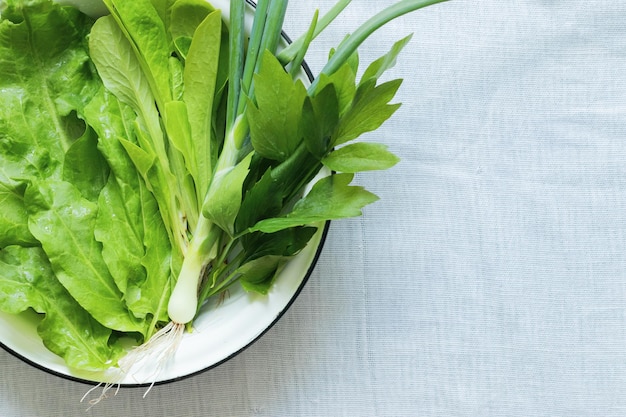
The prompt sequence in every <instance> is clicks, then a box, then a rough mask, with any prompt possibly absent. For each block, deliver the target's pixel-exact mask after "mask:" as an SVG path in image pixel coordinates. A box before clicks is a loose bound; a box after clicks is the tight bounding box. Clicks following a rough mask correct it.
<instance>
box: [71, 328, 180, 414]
mask: <svg viewBox="0 0 626 417" xmlns="http://www.w3.org/2000/svg"><path fill="white" fill-rule="evenodd" d="M184 333H185V325H184V324H180V323H174V322H169V323H168V324H167V325H166V326H165V327H163V328H162V329H161V330H159V331H158V332H156V333H155V334H154V335H153V336H152V337H151V338H150V340H148V341H147V342H146V343H144V344H143V345H140V346H137V347H135V348H134V349H132V350H131V351H130V352H128V353H127V354H126V356H124V357H123V358H122V359H120V361H119V362H118V369H116V371H117V372H116V374H117V375H116V376H115V377H114V378H113V382H107V383H103V382H101V383H100V384H98V385H96V386H95V387H93V388H91V389H90V390H89V391H87V393H86V394H85V395H84V396H83V398H82V399H81V400H80V401H81V402H83V401H84V400H85V399H86V398H87V397H88V396H89V395H90V394H91V393H92V392H93V391H94V390H96V389H98V388H99V387H102V392H101V393H100V396H98V397H97V398H93V399H91V400H89V408H91V407H93V406H94V405H96V404H98V403H99V402H100V401H102V400H104V399H105V398H108V397H109V391H110V390H111V389H112V388H113V387H115V386H117V388H116V390H115V392H114V393H113V395H117V393H118V392H119V389H120V386H121V381H122V380H123V379H124V378H125V377H126V376H128V375H130V376H131V377H132V378H133V379H134V380H135V381H136V382H137V383H140V384H143V383H148V382H150V386H149V387H148V389H147V390H146V392H145V393H144V395H143V397H144V398H145V397H146V396H147V395H148V393H149V392H150V390H152V387H154V384H155V383H156V381H157V380H158V378H159V376H160V375H161V373H162V372H163V370H165V368H167V366H168V365H169V363H170V362H171V360H172V358H173V357H174V355H175V354H176V351H177V350H178V346H179V345H180V342H181V340H182V339H183V335H184ZM139 371H141V374H142V375H146V374H147V376H144V377H142V378H141V380H139V379H137V378H135V375H136V374H137V373H138V372H139ZM89 408H88V409H89Z"/></svg>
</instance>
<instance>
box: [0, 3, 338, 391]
mask: <svg viewBox="0 0 626 417" xmlns="http://www.w3.org/2000/svg"><path fill="white" fill-rule="evenodd" d="M246 3H248V4H249V5H250V6H252V7H253V8H256V4H255V3H254V1H253V0H246ZM282 37H283V39H284V40H285V41H286V42H287V43H291V39H290V38H289V36H288V35H287V34H286V33H285V32H282ZM302 69H303V70H304V72H305V74H306V76H307V78H308V79H309V81H311V82H312V81H313V79H314V76H313V73H312V72H311V69H310V68H309V66H308V64H307V63H306V61H304V62H302ZM329 229H330V221H326V222H325V223H324V229H323V231H322V236H321V238H320V243H319V244H318V246H317V249H316V251H315V255H314V256H313V261H312V262H311V265H310V266H309V269H308V270H307V272H306V274H305V275H304V277H303V279H302V283H300V285H299V286H298V289H297V290H296V292H295V293H294V294H293V296H292V297H291V299H290V300H289V302H288V303H287V304H286V305H285V307H284V308H283V309H282V310H281V311H280V312H279V313H278V315H277V316H276V318H275V319H274V320H273V321H272V322H271V323H270V324H269V326H267V327H266V328H265V329H264V330H263V331H262V332H261V333H259V334H258V335H257V336H256V337H255V338H254V339H252V340H251V341H250V342H249V343H248V344H246V345H245V346H243V347H242V348H241V349H239V350H237V351H235V352H233V353H232V354H230V355H229V356H227V357H226V358H224V359H222V360H220V361H219V362H216V363H214V364H213V365H210V366H207V367H206V368H203V369H199V370H198V371H195V372H192V373H189V374H186V375H181V376H179V377H176V378H171V379H167V380H163V381H157V382H155V383H154V384H152V383H140V384H119V386H120V387H121V388H145V387H149V386H151V385H155V386H156V385H166V384H170V383H173V382H178V381H182V380H185V379H188V378H191V377H194V376H197V375H200V374H202V373H204V372H207V371H210V370H211V369H215V368H217V367H218V366H220V365H222V364H224V363H225V362H228V361H229V360H231V359H232V358H234V357H235V356H237V355H239V354H240V353H242V352H243V351H245V350H246V349H248V348H249V347H250V346H252V345H253V344H254V343H256V342H257V341H258V340H259V339H260V338H261V337H263V335H265V334H266V333H267V332H268V331H269V330H270V329H271V328H272V327H274V325H275V324H276V323H277V322H278V321H279V320H280V319H281V318H282V317H283V315H284V314H285V313H286V312H287V310H289V308H290V307H291V306H292V305H293V303H294V302H295V301H296V299H297V298H298V296H299V295H300V293H301V292H302V290H303V289H304V286H305V285H306V283H307V282H308V280H309V278H310V277H311V274H313V271H314V270H315V266H316V265H317V261H318V260H319V258H320V256H321V254H322V249H323V247H324V243H325V242H326V237H327V235H328V230H329ZM0 347H1V348H2V349H4V350H5V351H7V352H8V353H10V354H11V355H13V356H15V357H16V358H18V359H20V360H21V361H23V362H25V363H27V364H28V365H30V366H32V367H34V368H37V369H39V370H41V371H44V372H46V373H48V374H51V375H54V376H57V377H60V378H63V379H66V380H70V381H73V382H79V383H82V384H87V385H93V384H98V381H91V380H88V379H84V378H79V377H76V376H72V375H67V374H64V373H61V372H57V371H54V370H52V369H49V368H46V367H45V366H44V365H41V364H38V363H37V362H34V361H32V360H30V359H28V358H26V357H25V356H23V355H21V354H19V353H17V352H16V351H14V350H13V349H11V348H9V347H8V346H6V345H5V344H4V343H2V341H0Z"/></svg>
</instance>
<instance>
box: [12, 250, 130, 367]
mask: <svg viewBox="0 0 626 417" xmlns="http://www.w3.org/2000/svg"><path fill="white" fill-rule="evenodd" d="M31 308H32V309H33V310H34V311H36V312H37V313H40V314H42V320H41V321H40V322H39V324H38V327H37V331H38V332H39V335H40V336H41V338H42V340H43V342H44V344H45V345H46V347H47V348H48V349H50V350H51V351H52V352H54V353H56V354H57V355H59V356H61V357H62V358H63V359H65V361H66V363H67V364H68V365H69V366H70V367H74V368H77V369H83V370H88V371H100V370H104V369H107V368H109V367H111V366H112V365H114V364H115V363H116V362H117V359H118V358H119V357H120V356H121V354H122V352H123V351H122V349H121V347H120V346H119V345H117V344H115V343H113V342H112V339H111V335H112V331H111V330H110V329H108V328H106V327H104V326H103V325H101V324H100V323H98V322H97V321H96V320H94V319H93V318H92V317H91V315H90V314H89V313H87V312H86V311H85V310H84V309H83V308H82V307H81V306H80V305H79V304H78V303H77V302H76V301H75V300H74V299H73V298H72V297H71V296H70V295H69V293H68V292H67V291H66V290H65V288H64V287H63V286H62V285H61V284H60V283H59V282H58V281H57V279H56V277H55V275H54V272H53V270H52V266H51V265H50V263H49V262H48V259H47V258H46V255H45V253H44V252H43V251H42V250H41V248H37V247H33V248H24V247H20V246H9V247H7V248H4V249H3V250H0V310H2V311H5V312H7V313H12V314H18V313H22V312H24V311H27V310H29V309H31Z"/></svg>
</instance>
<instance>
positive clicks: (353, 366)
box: [0, 0, 626, 417]
mask: <svg viewBox="0 0 626 417" xmlns="http://www.w3.org/2000/svg"><path fill="white" fill-rule="evenodd" d="M392 3H393V1H392V0H354V1H353V4H352V5H351V6H350V7H349V9H348V10H347V11H346V13H345V14H344V17H343V18H342V20H341V21H339V22H337V23H336V24H334V25H333V26H331V27H330V28H329V29H328V31H327V32H325V33H324V34H323V35H322V37H321V38H320V39H319V40H318V41H316V42H315V44H314V45H313V46H312V49H311V51H310V53H309V55H308V62H309V64H310V65H311V67H312V69H313V71H314V72H317V71H319V70H320V69H321V67H322V66H323V63H324V60H325V57H326V55H327V53H328V50H329V49H330V48H331V47H332V46H334V45H336V43H337V42H338V41H339V40H341V39H342V38H343V36H344V35H345V34H346V33H348V32H349V31H351V30H354V29H355V28H356V27H357V24H358V23H359V22H362V21H364V20H365V19H366V18H367V17H369V16H370V15H372V13H373V12H374V11H376V10H380V9H382V8H383V6H386V5H390V4H392ZM332 4H334V0H315V1H306V2H303V1H293V2H292V4H291V6H290V10H289V14H288V22H287V25H286V30H287V32H288V33H290V34H292V36H293V37H295V36H296V35H298V34H300V33H302V32H303V31H304V30H305V29H306V27H307V26H308V23H309V21H310V18H311V16H312V13H313V10H314V8H315V7H319V8H320V9H321V10H323V11H324V10H327V9H328V8H329V7H330V6H331V5H332ZM625 15H626V1H621V0H504V1H502V0H482V1H470V0H452V1H450V2H449V3H444V4H441V5H437V6H434V7H432V8H428V9H425V10H422V11H419V12H417V13H414V14H412V15H410V16H407V17H404V18H402V19H400V20H398V21H396V22H394V23H393V24H391V25H389V26H387V27H386V28H384V29H383V30H381V31H380V32H378V33H377V34H376V35H375V36H374V37H373V38H372V39H371V40H370V41H368V42H367V44H366V45H365V46H364V48H363V49H362V51H361V57H362V62H363V63H364V64H363V65H365V63H369V62H371V61H372V60H373V59H375V58H377V57H378V56H380V55H382V54H383V53H385V52H386V51H387V50H388V49H389V47H390V46H391V44H392V42H393V41H395V40H397V39H399V38H401V37H403V36H405V35H407V34H409V33H414V34H415V35H414V37H413V40H412V41H411V43H410V44H409V46H408V47H407V49H406V50H405V52H404V53H403V54H402V56H401V58H400V60H399V63H398V65H397V66H396V67H395V68H394V69H393V71H391V72H389V74H388V75H387V77H386V78H387V79H390V78H397V77H401V78H404V79H405V83H404V85H403V87H402V89H401V91H400V93H399V95H398V100H397V101H400V102H402V103H404V105H403V107H402V108H401V109H400V110H399V111H398V112H397V113H396V115H395V116H394V118H393V119H392V120H391V121H389V122H388V123H387V124H385V125H384V126H383V128H381V129H380V130H379V131H377V132H376V133H374V134H371V135H369V136H368V138H367V139H368V140H376V141H382V142H384V143H387V144H388V145H389V146H390V148H391V149H392V150H393V151H394V152H396V153H397V154H398V155H399V156H400V157H401V158H402V162H401V163H400V164H399V165H398V166H396V167H395V168H393V169H392V170H390V171H388V172H382V173H368V174H363V175H360V176H358V178H357V179H358V182H359V183H360V184H362V185H365V186H366V187H367V188H368V189H370V190H372V191H373V192H375V193H377V194H378V195H379V196H380V197H381V201H379V202H378V203H376V204H375V205H372V206H370V207H368V208H367V209H366V211H365V214H364V216H363V217H361V218H358V219H354V220H347V221H340V222H334V223H333V224H332V227H331V230H330V234H329V237H328V240H327V242H326V245H325V248H324V251H323V254H322V256H321V259H320V260H319V264H318V266H317V269H316V270H315V273H314V274H313V276H312V277H311V279H310V281H309V283H308V284H307V286H306V287H305V289H304V291H303V292H302V293H301V295H300V296H299V298H298V299H297V301H296V302H295V304H294V305H293V306H292V307H291V309H290V310H289V311H288V313H287V314H286V315H285V316H284V317H283V318H282V319H281V320H280V322H279V323H278V324H277V325H276V326H274V327H273V328H272V329H271V330H270V331H269V332H268V333H267V334H265V335H264V337H263V338H262V339H261V340H259V341H258V342H257V343H255V344H254V345H253V346H251V347H250V348H249V349H247V350H246V351H245V352H243V353H242V354H240V355H238V356H237V357H235V358H234V359H232V360H230V361H229V362H227V363H225V364H223V365H221V366H220V367H218V368H216V369H213V370H211V371H209V372H206V373H203V374H201V375H198V376H195V377H193V378H190V379H186V380H184V381H181V382H177V383H173V384H169V385H165V386H160V387H158V388H155V389H154V390H153V391H152V392H151V393H150V394H149V396H148V398H147V399H143V398H142V395H143V389H123V390H122V391H121V392H120V393H119V394H118V396H117V397H116V398H113V399H110V400H109V401H107V402H105V403H103V404H100V405H99V406H98V407H96V408H94V409H92V410H90V411H88V412H85V411H84V409H85V405H84V404H80V403H79V400H80V398H81V397H82V395H83V394H84V393H85V391H86V389H88V388H89V387H88V386H85V385H82V384H79V383H74V382H70V381H66V380H63V379H59V378H57V377H54V376H51V375H48V374H46V373H44V372H41V371H39V370H37V369H34V368H32V367H31V366H29V365H26V364H24V363H22V362H21V361H20V360H18V359H16V358H14V357H13V356H11V355H10V354H8V353H6V352H4V351H1V352H0V369H2V371H0V415H2V416H6V417H18V416H19V417H34V416H42V417H56V416H59V417H60V416H64V417H67V416H82V415H85V416H153V417H158V416H177V417H185V416H190V417H193V416H218V417H230V416H233V417H243V416H275V417H282V416H284V417H300V416H302V417H304V416H312V417H317V416H319V417H332V416H337V417H339V416H345V417H359V416H363V417H372V416H385V417H418V416H428V417H456V416H459V417H461V416H463V417H465V416H467V417H470V416H472V417H474V416H485V417H487V416H524V417H539V416H545V417H548V416H550V417H554V416H568V417H576V416H580V417H583V416H585V417H592V416H593V417H611V416H615V417H617V416H625V415H626V395H625V394H626V23H625V21H624V16H625Z"/></svg>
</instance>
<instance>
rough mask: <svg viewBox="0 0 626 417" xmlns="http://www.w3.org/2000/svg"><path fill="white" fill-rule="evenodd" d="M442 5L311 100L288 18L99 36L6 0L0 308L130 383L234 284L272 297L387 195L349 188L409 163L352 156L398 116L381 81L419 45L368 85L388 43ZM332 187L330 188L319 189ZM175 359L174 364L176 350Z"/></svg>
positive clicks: (410, 5)
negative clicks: (317, 243) (132, 352)
mask: <svg viewBox="0 0 626 417" xmlns="http://www.w3.org/2000/svg"><path fill="white" fill-rule="evenodd" d="M441 1H443V0H402V1H399V2H398V3H396V4H394V5H393V6H391V7H389V8H388V9H386V10H383V11H382V12H380V13H379V14H378V15H376V16H374V17H373V18H372V19H371V20H369V21H368V22H366V23H364V24H363V26H362V27H361V28H359V29H358V30H357V31H355V32H354V33H353V34H351V35H349V36H347V37H346V38H345V39H344V40H343V42H341V43H340V44H339V45H338V47H337V48H336V49H335V50H333V51H331V53H330V55H329V59H328V63H327V65H326V66H325V67H324V69H323V70H322V71H321V72H320V74H318V75H316V76H315V77H314V80H313V81H312V82H310V83H309V81H308V80H306V79H303V78H302V70H301V65H302V63H303V59H304V57H305V54H306V51H307V48H308V46H309V44H310V42H311V41H312V40H313V39H314V37H315V36H317V35H318V34H319V33H320V32H321V31H322V30H323V29H324V28H325V27H326V26H327V25H328V24H330V22H332V20H333V19H334V18H335V17H337V16H338V15H339V14H340V13H341V11H342V10H343V9H344V8H345V7H346V6H347V5H348V3H349V2H350V1H349V0H340V1H339V3H337V5H336V6H335V7H334V8H333V9H331V10H330V11H329V12H328V13H327V14H326V15H324V16H319V15H318V14H317V13H316V14H315V15H314V17H313V19H312V22H311V25H310V28H309V30H308V31H307V32H306V33H305V34H304V35H303V36H302V37H301V38H299V39H297V40H296V41H295V42H293V43H292V44H290V45H289V46H285V45H282V43H281V42H282V40H281V39H282V38H281V28H282V23H283V20H284V16H285V11H286V8H287V3H288V2H287V0H259V1H258V4H257V6H256V9H255V12H254V20H253V23H252V29H251V32H250V33H249V34H246V32H245V29H244V27H245V25H244V22H245V14H246V11H245V8H246V7H248V6H247V5H246V3H245V2H244V1H243V0H241V1H231V2H230V10H229V11H228V13H225V15H226V14H227V15H228V19H224V17H223V15H222V11H220V10H218V9H215V8H214V7H213V6H212V5H211V4H210V3H208V2H206V1H205V0H133V1H124V0H104V4H105V6H106V8H107V9H108V11H109V14H108V15H105V16H102V17H100V18H98V19H94V18H91V17H89V16H87V15H85V14H83V13H81V12H80V11H79V10H77V9H76V8H73V7H70V6H61V5H59V4H56V3H53V2H51V1H50V0H21V1H20V0H5V1H4V2H1V1H0V6H1V7H0V13H1V14H0V310H2V311H4V312H8V313H15V314H19V313H22V312H24V311H27V310H34V311H35V312H37V313H39V314H40V322H39V325H38V332H39V335H40V336H41V338H42V340H43V342H44V344H45V345H46V346H47V347H48V348H49V349H50V350H51V351H52V352H54V353H56V354H58V355H59V356H61V357H62V358H63V359H64V360H65V361H66V363H67V365H68V366H69V367H72V368H78V369H82V370H88V371H102V370H106V369H109V368H112V367H117V366H119V367H120V368H122V370H126V369H124V368H125V367H124V365H123V364H124V362H123V358H125V357H127V355H128V352H127V350H126V349H125V348H124V346H125V342H124V340H126V339H131V340H133V341H134V344H135V345H142V344H144V345H146V346H149V344H150V342H151V341H152V340H156V339H159V340H160V339H161V337H160V336H163V335H168V337H169V339H168V340H170V342H171V343H174V344H175V343H176V342H177V341H179V340H180V337H181V335H182V334H183V332H184V330H185V328H189V327H190V326H191V323H193V320H194V319H195V318H196V316H197V314H198V313H199V311H200V307H201V306H202V305H203V304H204V303H205V302H206V300H207V299H209V298H210V297H212V296H215V295H217V294H220V293H222V292H224V291H225V290H227V289H228V288H230V287H231V286H232V285H234V284H237V285H241V286H242V287H243V288H244V289H245V290H246V291H252V292H258V293H261V294H265V293H267V292H268V290H269V289H270V288H271V286H272V283H273V281H274V279H275V277H276V276H277V274H279V273H280V271H281V269H282V268H283V267H284V265H285V264H286V263H287V262H288V261H289V259H291V258H292V257H293V256H295V255H297V254H298V253H299V252H300V251H301V250H302V249H303V248H304V247H305V246H306V244H307V242H309V240H310V239H311V237H312V236H313V235H314V234H315V233H316V231H317V230H318V228H319V227H320V225H322V224H324V222H326V221H329V220H335V219H341V218H346V217H352V216H358V215H360V214H361V209H362V208H363V207H364V206H366V205H367V204H370V203H372V202H374V201H375V200H376V199H377V197H376V196H375V195H373V194H372V193H370V192H369V191H367V190H365V189H363V188H362V187H360V186H357V185H353V184H352V181H353V177H354V174H355V173H357V172H361V171H369V170H380V169H387V168H390V167H391V166H393V165H394V164H395V163H396V162H397V161H398V158H397V157H396V156H395V155H393V154H392V153H390V152H389V151H388V150H387V148H386V147H385V146H384V145H382V144H376V143H371V142H368V141H361V142H359V141H357V140H356V139H358V138H359V137H360V136H361V135H362V134H363V133H366V132H370V131H373V130H376V129H377V128H378V127H380V126H381V124H382V123H383V122H384V121H385V120H387V119H388V118H389V117H391V115H392V114H393V113H394V112H395V111H396V110H397V108H398V106H399V105H398V104H391V101H392V100H393V97H394V95H395V94H396V92H397V90H398V88H399V87H400V84H401V81H400V80H392V81H386V82H381V81H379V79H380V77H381V75H382V74H383V73H384V72H385V71H386V70H387V69H389V68H390V67H392V66H393V65H394V64H395V61H396V58H397V56H398V54H399V53H400V51H401V50H402V48H403V47H404V46H405V45H406V43H407V42H408V41H409V37H407V38H404V39H402V40H400V41H398V42H396V43H395V44H394V45H393V47H392V48H391V50H390V51H389V52H388V53H387V54H386V55H384V56H382V57H381V58H380V59H378V60H376V61H374V62H372V63H371V64H369V65H368V66H367V67H366V68H365V70H364V72H363V73H362V75H361V76H360V78H359V79H358V80H357V72H358V64H359V62H358V55H357V48H358V47H359V46H360V44H361V43H362V42H363V41H364V40H365V39H366V38H367V37H368V36H369V35H370V34H371V33H372V32H373V31H374V30H376V29H377V28H379V27H380V26H382V25H384V24H385V23H386V22H388V21H389V20H391V19H394V18H396V17H398V16H401V15H403V14H405V13H407V12H410V11H413V10H416V9H419V8H422V7H425V6H428V5H431V4H434V3H439V2H441ZM322 170H327V171H328V173H329V175H326V176H323V177H322V178H320V179H316V178H319V176H318V174H319V173H320V171H322ZM170 347H171V346H170Z"/></svg>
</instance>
